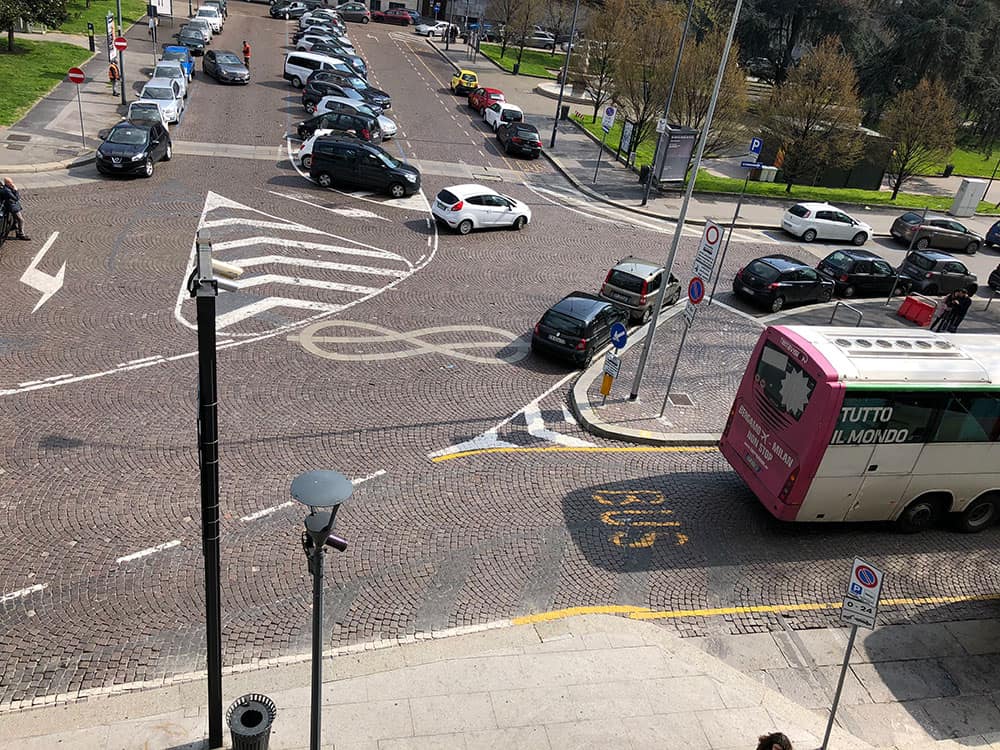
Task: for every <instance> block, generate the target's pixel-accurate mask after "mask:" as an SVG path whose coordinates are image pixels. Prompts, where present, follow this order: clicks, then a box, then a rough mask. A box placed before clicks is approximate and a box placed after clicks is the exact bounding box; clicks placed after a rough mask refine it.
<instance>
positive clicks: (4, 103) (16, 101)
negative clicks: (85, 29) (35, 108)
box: [0, 39, 90, 125]
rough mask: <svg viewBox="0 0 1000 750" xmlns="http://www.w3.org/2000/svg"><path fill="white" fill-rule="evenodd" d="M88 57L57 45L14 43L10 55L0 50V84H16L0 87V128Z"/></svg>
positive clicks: (79, 50) (68, 46) (77, 49)
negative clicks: (14, 83) (5, 82)
mask: <svg viewBox="0 0 1000 750" xmlns="http://www.w3.org/2000/svg"><path fill="white" fill-rule="evenodd" d="M89 57H90V52H88V51H87V50H86V49H84V48H83V47H76V46H74V45H72V44H62V43H60V42H34V41H27V40H21V39H18V40H17V42H15V44H14V52H7V44H6V42H4V44H3V45H2V46H0V81H8V82H9V81H17V85H16V86H0V125H12V124H13V123H15V122H17V121H18V120H19V119H20V118H21V116H22V115H23V114H24V113H25V112H27V111H28V110H29V109H30V108H31V105H33V104H34V103H35V102H36V101H38V99H39V98H41V97H42V96H44V95H45V94H47V93H48V92H49V91H51V90H52V89H53V88H55V86H56V85H57V84H58V83H59V82H60V81H61V80H63V79H64V78H65V77H66V71H67V70H69V69H70V68H72V67H73V66H74V65H80V64H81V63H83V62H84V61H85V60H86V59H87V58H89Z"/></svg>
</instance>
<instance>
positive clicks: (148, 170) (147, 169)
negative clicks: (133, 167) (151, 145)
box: [143, 157, 153, 177]
mask: <svg viewBox="0 0 1000 750" xmlns="http://www.w3.org/2000/svg"><path fill="white" fill-rule="evenodd" d="M143 174H144V175H146V177H152V176H153V160H152V159H151V158H148V157H147V159H146V164H145V171H144V172H143Z"/></svg>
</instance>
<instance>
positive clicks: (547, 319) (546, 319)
mask: <svg viewBox="0 0 1000 750" xmlns="http://www.w3.org/2000/svg"><path fill="white" fill-rule="evenodd" d="M542 325H543V326H548V327H549V328H554V329H555V330H557V331H560V332H561V333H565V334H568V335H570V336H583V333H584V329H585V325H584V322H583V321H582V320H577V319H576V318H571V317H569V316H568V315H563V314H562V313H561V312H556V311H555V310H549V311H548V312H547V313H545V315H543V316H542Z"/></svg>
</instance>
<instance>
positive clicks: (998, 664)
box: [940, 654, 1000, 695]
mask: <svg viewBox="0 0 1000 750" xmlns="http://www.w3.org/2000/svg"><path fill="white" fill-rule="evenodd" d="M940 664H941V666H942V667H943V668H944V669H945V670H947V672H948V674H949V675H951V679H952V681H953V682H954V683H955V685H957V686H958V690H959V692H960V693H962V694H963V695H976V694H978V693H982V694H987V693H991V692H993V691H995V690H996V689H997V687H998V686H1000V656H998V655H997V654H981V655H979V656H949V657H945V658H944V659H941V660H940Z"/></svg>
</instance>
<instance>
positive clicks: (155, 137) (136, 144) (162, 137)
mask: <svg viewBox="0 0 1000 750" xmlns="http://www.w3.org/2000/svg"><path fill="white" fill-rule="evenodd" d="M103 140H104V143H102V144H101V145H100V146H98V147H97V156H96V163H97V171H98V172H100V173H101V174H140V175H143V176H144V177H152V176H153V165H154V164H155V163H156V162H158V161H161V160H162V161H170V157H172V156H173V145H172V144H171V143H170V134H169V133H167V129H166V128H165V127H163V126H162V125H160V124H157V123H150V124H148V125H139V124H136V123H132V122H121V123H118V124H117V125H115V126H114V127H113V128H111V130H109V131H108V132H107V134H106V135H104V136H103Z"/></svg>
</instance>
